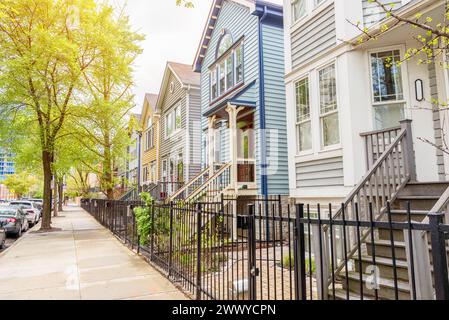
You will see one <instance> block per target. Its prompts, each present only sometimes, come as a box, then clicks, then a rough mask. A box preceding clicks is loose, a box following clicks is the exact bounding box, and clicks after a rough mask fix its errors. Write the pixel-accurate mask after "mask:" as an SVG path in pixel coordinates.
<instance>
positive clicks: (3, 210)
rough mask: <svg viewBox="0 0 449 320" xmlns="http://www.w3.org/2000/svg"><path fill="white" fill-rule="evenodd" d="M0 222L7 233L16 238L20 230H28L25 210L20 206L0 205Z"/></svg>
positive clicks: (20, 233)
mask: <svg viewBox="0 0 449 320" xmlns="http://www.w3.org/2000/svg"><path fill="white" fill-rule="evenodd" d="M0 223H1V224H3V228H4V229H5V230H6V233H7V234H13V235H15V236H16V237H17V238H19V237H20V236H22V232H24V231H27V230H28V221H27V216H26V213H25V211H23V209H22V208H20V207H17V206H16V207H0Z"/></svg>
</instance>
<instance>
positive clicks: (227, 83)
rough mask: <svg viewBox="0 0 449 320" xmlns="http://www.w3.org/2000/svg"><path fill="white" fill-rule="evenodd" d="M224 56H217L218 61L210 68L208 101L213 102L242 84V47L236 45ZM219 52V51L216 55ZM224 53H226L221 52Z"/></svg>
mask: <svg viewBox="0 0 449 320" xmlns="http://www.w3.org/2000/svg"><path fill="white" fill-rule="evenodd" d="M227 50H228V51H229V52H228V53H227V54H226V55H225V56H219V59H220V60H219V61H217V63H216V64H215V65H214V66H213V67H212V68H211V71H210V73H209V76H210V100H211V101H214V100H216V99H217V98H219V97H220V96H223V95H224V94H226V93H227V92H228V91H229V90H231V89H232V88H234V87H235V86H237V85H239V84H241V83H242V82H243V47H242V44H239V45H237V46H236V47H235V48H233V49H232V50H230V49H229V48H227ZM220 52H221V51H220V50H219V51H218V53H220ZM223 52H224V53H225V52H227V51H223Z"/></svg>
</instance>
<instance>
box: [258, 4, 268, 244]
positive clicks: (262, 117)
mask: <svg viewBox="0 0 449 320" xmlns="http://www.w3.org/2000/svg"><path fill="white" fill-rule="evenodd" d="M267 15H268V12H267V6H264V7H263V14H262V16H261V17H260V18H259V24H258V29H259V30H258V34H259V99H260V110H259V122H260V124H259V128H260V153H261V189H262V195H263V197H264V199H265V205H264V206H265V213H266V215H267V217H268V201H267V200H268V178H267V150H266V148H267V141H266V134H265V129H266V121H265V72H264V69H263V68H264V55H263V31H262V22H263V21H264V20H265V18H266V17H267ZM265 232H266V240H267V241H269V240H270V238H271V236H270V222H269V219H267V222H266V226H265Z"/></svg>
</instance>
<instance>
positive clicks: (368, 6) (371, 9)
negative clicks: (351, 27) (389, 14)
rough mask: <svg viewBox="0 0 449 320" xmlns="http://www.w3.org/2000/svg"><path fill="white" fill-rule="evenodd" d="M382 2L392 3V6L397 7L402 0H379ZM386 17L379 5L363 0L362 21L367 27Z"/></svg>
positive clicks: (400, 4)
mask: <svg viewBox="0 0 449 320" xmlns="http://www.w3.org/2000/svg"><path fill="white" fill-rule="evenodd" d="M380 2H382V3H383V4H386V5H390V4H394V8H395V9H398V8H400V7H401V6H402V0H381V1H380ZM385 17H386V14H385V11H384V10H383V9H382V8H381V7H379V5H378V4H377V3H374V2H370V1H369V0H363V23H364V25H365V27H367V28H369V27H371V26H373V25H375V24H376V23H378V22H379V21H381V20H382V19H384V18H385Z"/></svg>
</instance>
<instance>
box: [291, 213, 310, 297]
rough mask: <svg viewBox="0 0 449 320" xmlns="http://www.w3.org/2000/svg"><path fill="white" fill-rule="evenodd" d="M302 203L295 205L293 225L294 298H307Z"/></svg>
mask: <svg viewBox="0 0 449 320" xmlns="http://www.w3.org/2000/svg"><path fill="white" fill-rule="evenodd" d="M302 218H304V204H297V205H296V221H295V227H294V229H295V230H294V238H295V241H294V260H295V261H294V269H295V270H294V276H295V298H296V300H307V290H306V252H305V248H306V247H305V239H304V238H305V237H304V224H303V223H302V222H301V219H302Z"/></svg>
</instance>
